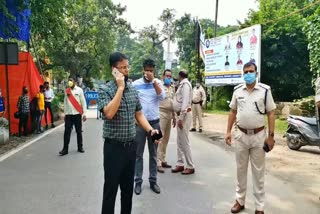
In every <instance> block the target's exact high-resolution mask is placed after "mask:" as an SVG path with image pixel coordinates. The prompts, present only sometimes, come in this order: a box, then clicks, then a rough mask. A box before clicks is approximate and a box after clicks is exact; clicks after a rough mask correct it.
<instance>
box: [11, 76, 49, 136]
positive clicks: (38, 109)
mask: <svg viewBox="0 0 320 214" xmlns="http://www.w3.org/2000/svg"><path fill="white" fill-rule="evenodd" d="M28 92H29V90H28V88H27V87H26V86H23V87H22V94H21V96H20V97H19V99H18V103H17V108H18V111H17V113H16V114H15V116H16V117H17V118H18V119H19V132H18V136H19V137H21V136H22V134H23V135H24V136H26V135H27V133H28V126H27V124H28V119H29V116H31V122H32V132H34V133H37V134H40V133H42V132H43V128H42V118H43V116H45V122H46V126H45V128H46V129H48V128H49V126H48V116H47V115H48V113H50V117H51V128H54V127H55V125H54V118H53V112H52V108H51V102H52V100H53V98H54V93H53V90H52V89H51V88H50V85H49V82H44V84H43V85H39V91H38V92H37V94H36V96H35V97H33V98H32V99H31V100H30V98H29V96H28Z"/></svg>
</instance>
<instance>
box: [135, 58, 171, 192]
mask: <svg viewBox="0 0 320 214" xmlns="http://www.w3.org/2000/svg"><path fill="white" fill-rule="evenodd" d="M155 67H156V66H155V62H154V60H152V59H146V60H145V61H144V62H143V71H142V73H143V77H142V78H140V79H138V80H136V81H134V82H133V83H132V85H133V86H134V87H135V88H136V90H137V91H138V96H139V100H140V103H141V105H142V112H143V114H144V116H145V117H146V119H147V120H148V122H149V124H150V125H151V126H152V128H154V129H158V130H160V125H159V104H160V101H162V100H164V98H165V92H164V90H163V86H162V83H161V81H160V80H159V79H156V78H155ZM148 136H150V135H148V133H147V132H146V131H145V130H144V129H143V128H141V127H140V126H137V127H136V138H135V141H136V144H137V156H136V169H135V183H136V185H135V189H134V192H135V193H136V194H137V195H139V194H140V193H141V190H142V189H141V185H142V181H143V180H142V175H143V152H144V145H145V142H146V140H147V141H148V149H149V182H150V188H151V189H152V190H153V191H154V192H155V193H158V194H159V193H160V187H159V186H158V184H157V145H156V144H154V143H153V142H152V140H151V138H150V137H148Z"/></svg>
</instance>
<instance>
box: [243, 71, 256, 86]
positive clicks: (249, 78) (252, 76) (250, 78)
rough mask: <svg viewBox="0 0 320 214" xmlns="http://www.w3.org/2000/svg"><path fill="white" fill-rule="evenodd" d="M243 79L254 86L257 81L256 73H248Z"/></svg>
mask: <svg viewBox="0 0 320 214" xmlns="http://www.w3.org/2000/svg"><path fill="white" fill-rule="evenodd" d="M243 79H244V81H245V82H246V83H247V84H249V85H250V84H252V83H254V81H256V73H247V74H245V75H243Z"/></svg>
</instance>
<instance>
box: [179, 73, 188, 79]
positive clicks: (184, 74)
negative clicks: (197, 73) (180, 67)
mask: <svg viewBox="0 0 320 214" xmlns="http://www.w3.org/2000/svg"><path fill="white" fill-rule="evenodd" d="M179 76H180V77H182V78H188V73H187V72H186V71H180V72H179Z"/></svg>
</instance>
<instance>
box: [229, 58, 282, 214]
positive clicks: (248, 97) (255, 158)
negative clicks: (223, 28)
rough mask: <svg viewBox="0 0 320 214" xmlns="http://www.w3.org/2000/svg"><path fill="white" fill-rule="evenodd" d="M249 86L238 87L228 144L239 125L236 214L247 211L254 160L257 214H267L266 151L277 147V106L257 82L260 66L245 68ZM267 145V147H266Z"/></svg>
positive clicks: (250, 63) (232, 107) (233, 99)
mask: <svg viewBox="0 0 320 214" xmlns="http://www.w3.org/2000/svg"><path fill="white" fill-rule="evenodd" d="M243 73H244V80H245V84H240V85H238V86H236V87H235V89H234V92H233V96H232V100H231V103H230V108H231V111H230V113H229V118H228V127H227V133H226V137H225V140H226V143H227V144H228V145H231V129H232V126H233V124H234V123H235V122H236V126H237V128H238V131H237V134H236V137H235V139H236V141H237V142H236V145H235V147H236V162H237V188H236V203H235V204H234V206H233V207H232V208H231V212H232V213H238V212H240V211H241V210H243V209H244V208H245V199H246V190H247V169H248V162H249V160H250V163H251V169H252V182H253V195H254V198H255V206H256V211H255V213H256V214H263V213H264V211H263V210H264V199H265V192H264V173H265V151H264V149H265V150H272V148H273V146H274V139H273V137H274V123H275V119H274V110H275V108H276V105H275V104H274V101H273V97H272V94H271V89H270V87H269V86H268V85H265V84H262V83H257V82H256V78H257V66H256V65H255V64H254V63H252V62H249V63H247V64H245V65H244V67H243ZM264 114H267V117H268V135H267V134H266V128H265V119H264ZM264 144H266V145H265V146H264Z"/></svg>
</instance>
